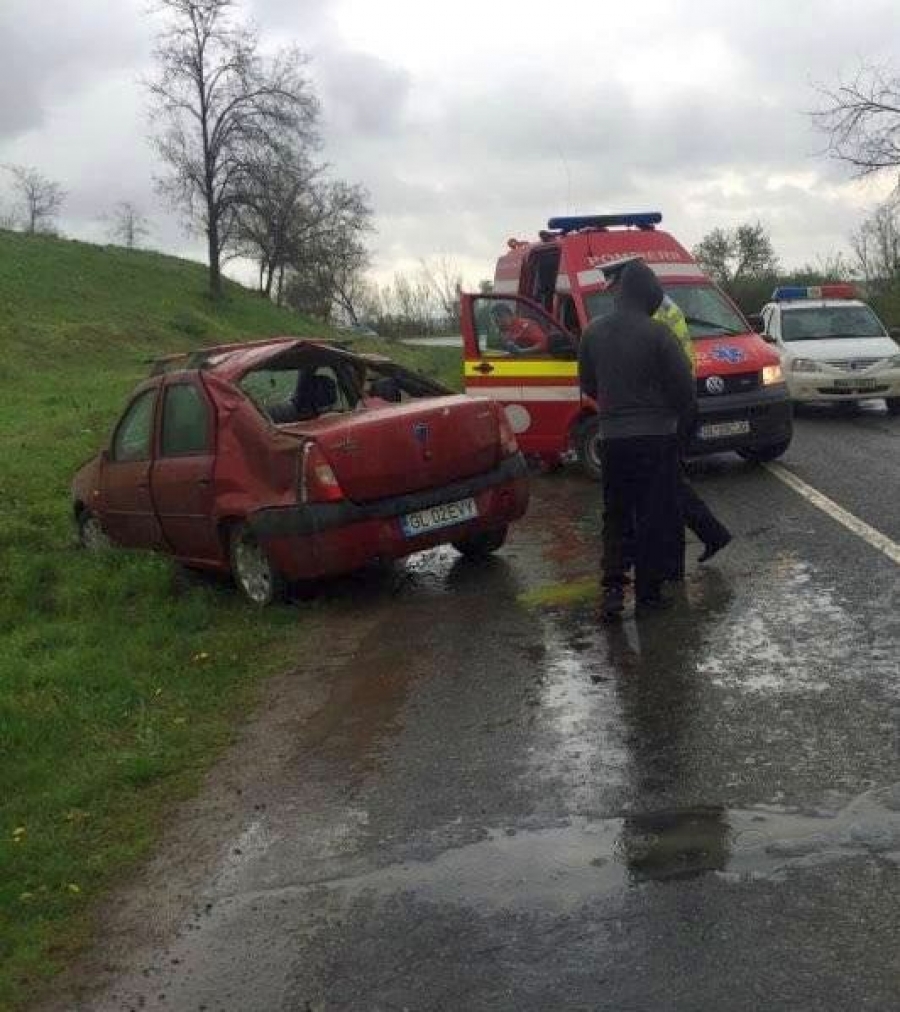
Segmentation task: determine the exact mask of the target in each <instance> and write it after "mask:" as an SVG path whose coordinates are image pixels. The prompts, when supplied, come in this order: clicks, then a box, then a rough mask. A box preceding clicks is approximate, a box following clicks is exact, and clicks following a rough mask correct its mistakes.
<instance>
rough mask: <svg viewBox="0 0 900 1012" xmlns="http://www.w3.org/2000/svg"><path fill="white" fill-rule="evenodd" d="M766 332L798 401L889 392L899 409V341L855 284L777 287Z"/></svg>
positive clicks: (892, 406) (765, 317) (766, 313)
mask: <svg viewBox="0 0 900 1012" xmlns="http://www.w3.org/2000/svg"><path fill="white" fill-rule="evenodd" d="M772 298H773V301H772V302H770V303H768V304H767V305H766V306H764V307H763V310H762V313H761V314H760V316H761V321H760V327H761V333H762V334H763V336H764V337H765V338H766V339H767V340H769V341H771V342H772V343H773V344H774V345H775V346H776V347H777V349H778V352H779V354H780V355H781V366H782V370H783V371H784V379H785V382H786V383H787V385H788V390H789V391H790V394H791V397H792V399H793V400H794V401H795V402H796V403H801V404H805V403H808V402H809V401H864V400H874V399H880V398H884V400H885V402H886V404H887V408H888V411H889V412H890V413H891V414H892V415H898V414H900V345H898V344H897V343H896V342H895V341H894V340H893V339H892V338H891V337H890V336H889V335H888V332H887V331H886V330H885V328H884V324H883V323H882V322H881V321H880V320H879V319H878V317H877V316H876V315H875V313H874V311H873V310H872V308H871V307H870V306H868V305H866V303H865V302H862V301H860V300H859V299H858V298H856V290H855V288H854V286H853V285H845V284H840V285H838V284H836V285H822V286H821V287H816V288H803V287H787V288H776V289H775V292H774V293H773V296H772Z"/></svg>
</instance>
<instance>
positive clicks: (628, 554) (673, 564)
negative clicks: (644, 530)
mask: <svg viewBox="0 0 900 1012" xmlns="http://www.w3.org/2000/svg"><path fill="white" fill-rule="evenodd" d="M678 505H679V508H680V509H681V518H682V521H683V523H684V526H685V527H687V529H688V530H689V531H691V532H692V533H693V534H695V535H696V536H697V537H698V538H699V539H700V541H702V542H703V544H704V545H716V544H721V543H722V542H723V541H727V540H728V537H729V531H728V528H727V527H726V526H725V525H724V524H723V523H722V521H721V520H719V519H718V518H717V517H716V516H715V514H714V513H713V512H712V510H711V509H710V508H709V507H708V506H707V505H706V503H705V502H704V501H703V500H702V499H701V498H700V496H699V495H697V492H696V490H695V489H694V486H693V485H691V483H690V481H688V477H687V474H686V473H685V470H684V464H683V463H682V464H681V465H680V467H679V469H678ZM623 541H624V545H625V547H624V551H625V568H626V569H627V568H628V567H629V566H632V565H633V564H634V558H635V552H636V542H635V531H634V522H633V521H632V523H631V524H630V525H627V526H626V528H625V530H624V532H623ZM683 578H684V533H683V532H682V535H681V537H680V538H678V539H677V540H676V541H674V542H673V543H672V545H671V552H670V555H669V563H668V568H667V571H666V579H667V580H681V579H683Z"/></svg>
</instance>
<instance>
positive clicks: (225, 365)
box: [150, 337, 388, 381]
mask: <svg viewBox="0 0 900 1012" xmlns="http://www.w3.org/2000/svg"><path fill="white" fill-rule="evenodd" d="M307 349H308V350H310V351H312V350H314V349H315V350H317V351H326V352H331V353H333V354H334V355H337V356H340V357H343V358H351V359H357V360H360V359H362V360H366V359H368V360H369V361H379V360H380V359H381V356H370V355H360V354H358V353H357V352H354V351H351V350H349V349H348V348H347V347H346V343H345V342H338V341H329V340H328V339H327V338H319V337H316V338H307V337H269V338H265V339H263V340H260V341H243V342H241V343H237V344H217V345H212V346H210V347H208V348H197V349H195V350H194V351H185V352H178V353H176V354H174V355H166V356H164V357H162V358H158V359H154V360H153V362H152V365H151V369H150V373H151V375H153V376H157V375H159V374H160V373H164V372H178V371H180V370H182V369H205V370H209V371H211V372H215V373H216V374H217V375H218V376H221V377H222V378H223V379H225V380H229V381H233V380H235V379H240V377H242V376H243V375H244V374H245V373H247V372H249V371H250V370H251V369H255V368H258V367H259V366H260V365H262V364H264V363H265V362H268V361H271V360H274V359H276V358H279V357H280V356H282V355H284V354H285V353H286V352H288V351H300V350H307ZM384 361H388V360H387V359H385V360H384Z"/></svg>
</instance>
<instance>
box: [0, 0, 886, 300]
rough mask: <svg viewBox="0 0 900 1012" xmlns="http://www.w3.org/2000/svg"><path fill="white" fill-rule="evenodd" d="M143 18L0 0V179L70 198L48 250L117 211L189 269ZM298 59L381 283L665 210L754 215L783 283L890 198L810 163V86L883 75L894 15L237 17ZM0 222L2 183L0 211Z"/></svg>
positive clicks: (255, 3)
mask: <svg viewBox="0 0 900 1012" xmlns="http://www.w3.org/2000/svg"><path fill="white" fill-rule="evenodd" d="M149 6H150V5H149V4H148V2H147V0H44V2H42V3H36V2H35V0H0V163H4V162H6V163H8V162H14V163H23V164H28V165H34V166H36V167H38V168H39V169H40V170H41V171H43V172H44V173H45V174H47V175H48V176H50V177H52V178H54V179H57V180H59V181H60V182H61V183H62V184H63V186H64V187H65V188H66V190H67V191H68V194H69V196H68V200H67V203H66V207H65V213H64V215H63V217H62V220H61V225H62V228H63V230H64V231H65V233H66V234H68V235H70V236H73V237H78V238H85V239H102V238H103V236H104V229H105V226H104V224H103V223H102V221H101V220H100V217H101V215H102V214H103V212H104V211H107V210H108V209H109V208H111V206H112V205H113V204H114V203H115V202H116V201H118V200H132V201H134V202H135V203H137V204H138V205H140V206H141V207H142V208H144V210H145V212H146V214H147V215H148V217H149V218H150V219H151V222H152V225H153V236H152V242H153V244H154V245H156V246H157V247H159V248H162V249H166V250H169V251H172V252H178V253H182V254H185V255H193V256H197V257H202V249H203V247H202V243H199V242H198V241H197V240H196V239H190V238H188V237H186V236H185V235H184V233H183V231H182V230H181V228H180V227H179V222H178V219H177V217H175V216H173V215H172V214H171V213H170V212H169V211H168V210H167V209H166V208H165V207H164V206H162V205H161V204H160V203H159V201H158V199H157V198H156V197H155V195H154V190H153V176H154V174H155V173H158V172H159V169H160V167H159V165H158V164H157V163H156V162H155V158H154V155H153V152H152V150H151V148H150V147H149V145H148V143H147V134H148V129H149V128H148V123H147V118H146V110H147V100H146V94H145V91H144V89H143V88H142V85H141V78H142V77H145V76H147V75H148V74H149V73H151V72H152V56H151V52H152V41H153V34H154V31H155V27H156V22H155V21H154V18H153V17H152V16H151V15H149V14H148V13H147V11H148V9H149ZM243 10H244V12H245V13H246V15H247V16H249V17H251V18H253V19H254V20H255V21H256V22H257V24H258V25H259V27H260V29H261V30H262V33H263V36H264V38H265V40H266V42H267V44H269V45H271V46H273V47H277V46H278V45H281V44H284V43H288V42H293V43H296V44H299V45H300V46H301V48H303V49H304V50H306V52H307V53H309V55H310V57H311V64H310V73H311V76H312V77H313V79H314V81H315V83H316V85H317V88H318V92H319V95H320V98H321V100H322V103H323V112H324V130H325V137H326V152H325V154H326V157H327V158H328V160H329V161H330V162H331V164H332V165H333V167H334V171H335V173H337V174H338V175H340V176H342V177H343V178H345V179H348V180H351V181H354V182H360V183H362V184H364V185H365V186H366V187H367V188H368V190H369V191H370V193H371V195H372V200H373V204H374V207H375V210H376V225H377V233H376V234H375V236H374V237H373V250H374V253H375V258H376V266H377V269H378V271H379V273H380V274H381V275H382V276H387V275H389V274H390V273H391V272H392V271H393V270H395V269H407V268H409V267H411V266H412V267H414V266H415V265H416V263H417V261H418V259H419V258H421V257H429V256H435V255H447V256H449V257H452V258H453V259H454V260H455V261H456V262H457V263H458V264H459V265H460V267H461V268H462V270H463V272H464V274H465V276H466V278H467V280H468V281H470V282H475V281H477V279H478V278H481V277H489V276H491V274H492V273H493V263H494V260H495V259H496V257H497V255H498V253H499V252H500V250H501V247H503V245H504V244H505V240H506V239H507V238H508V237H509V236H518V237H520V238H524V237H528V236H531V235H534V234H535V233H536V232H537V230H538V228H540V227H542V226H543V225H544V224H545V223H546V219H547V218H548V217H549V216H551V215H553V214H561V213H578V212H594V213H600V212H612V211H622V210H661V211H662V212H663V216H664V221H665V224H666V227H668V228H669V229H670V230H671V231H672V232H674V234H675V235H676V236H677V237H678V238H679V239H681V241H682V242H684V243H686V244H688V245H692V244H693V243H695V242H696V241H697V240H699V239H700V238H701V237H702V235H703V234H704V233H706V232H707V231H709V229H711V228H713V227H714V226H716V225H729V224H735V223H738V222H741V221H746V220H754V221H755V220H757V219H758V220H760V221H762V223H763V224H764V225H765V226H766V227H767V228H768V229H769V230H770V232H771V234H772V236H773V238H774V241H775V246H776V250H777V252H778V253H779V255H780V257H781V259H782V261H783V263H785V264H786V265H789V266H794V265H799V264H802V263H804V262H807V261H812V260H814V258H815V257H816V255H817V254H823V255H827V254H831V253H834V252H836V251H837V250H839V249H842V248H846V246H847V238H848V235H849V233H850V232H851V231H852V230H853V228H854V227H855V226H856V225H857V224H858V222H859V220H860V219H861V217H862V216H863V215H864V214H865V212H866V211H867V210H868V209H870V208H871V207H872V206H873V204H874V203H875V202H876V201H877V200H878V199H879V197H880V196H881V195H882V194H883V193H884V192H886V190H887V189H888V188H889V184H890V183H892V182H893V181H892V180H891V181H881V182H880V183H875V184H867V185H860V184H858V183H854V182H852V181H851V180H850V178H849V174H848V172H847V170H846V168H845V167H843V166H841V165H839V164H836V163H833V162H829V161H826V160H824V159H823V158H821V157H819V156H818V155H817V152H818V151H819V150H820V149H821V147H822V138H821V136H820V135H817V134H816V133H815V131H814V130H813V129H812V127H811V125H810V122H809V118H808V116H807V115H806V113H807V111H808V110H810V109H811V108H813V107H815V106H816V105H817V103H818V102H819V99H818V96H817V94H816V91H815V85H816V84H828V83H834V82H835V81H836V80H837V79H838V78H839V77H840V76H841V75H842V74H843V75H848V74H851V73H852V72H853V71H854V70H855V69H856V68H858V66H859V65H860V62H861V61H863V60H865V61H868V62H877V63H882V64H887V65H891V63H892V61H893V66H894V67H896V69H897V70H898V72H900V49H898V46H897V42H898V39H900V3H897V0H855V2H854V3H852V4H851V3H850V0H792V2H787V0H742V2H732V0H689V2H688V0H631V2H629V3H609V2H605V3H601V2H598V0H568V2H566V3H537V2H534V0H516V2H512V0H453V2H452V3H448V2H441V3H438V2H433V0H245V2H244V4H243ZM4 203H8V193H7V192H6V186H5V182H4V181H2V180H0V208H2V206H3V205H4Z"/></svg>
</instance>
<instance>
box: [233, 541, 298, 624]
mask: <svg viewBox="0 0 900 1012" xmlns="http://www.w3.org/2000/svg"><path fill="white" fill-rule="evenodd" d="M230 558H231V575H232V576H233V577H234V582H235V583H236V584H237V586H238V589H239V590H240V591H241V593H242V594H243V595H244V597H246V598H247V600H248V601H250V602H252V603H253V604H255V605H257V606H258V607H260V608H263V607H265V606H266V605H267V604H272V602H273V601H278V600H280V599H281V598H282V597H283V596H284V592H285V581H284V578H283V577H282V575H281V574H280V573H279V572H278V570H277V569H275V567H274V566H273V565H272V561H271V559H270V558H269V556H268V553H267V552H266V550H265V549H264V548H263V546H262V545H261V544H260V543H259V541H258V540H257V538H256V535H255V534H254V533H253V532H252V531H251V530H250V528H249V527H248V526H247V525H246V524H238V525H237V526H236V527H235V528H234V529H233V530H232V532H231V550H230Z"/></svg>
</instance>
